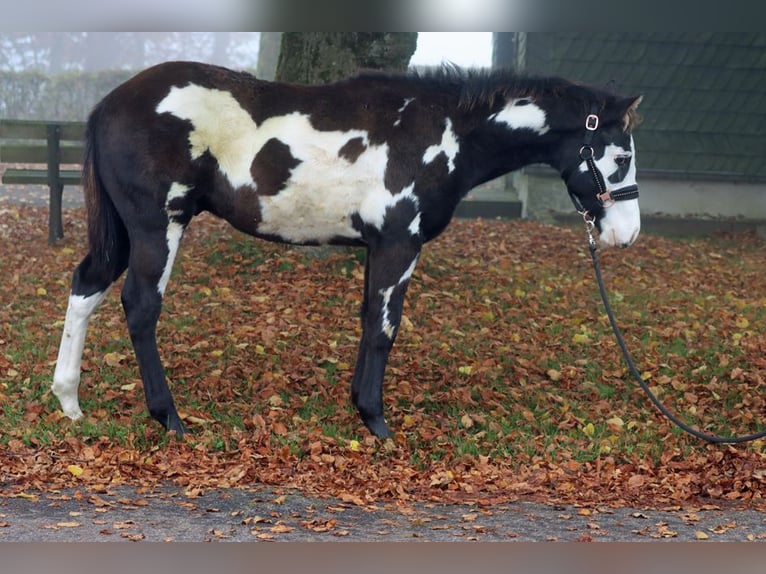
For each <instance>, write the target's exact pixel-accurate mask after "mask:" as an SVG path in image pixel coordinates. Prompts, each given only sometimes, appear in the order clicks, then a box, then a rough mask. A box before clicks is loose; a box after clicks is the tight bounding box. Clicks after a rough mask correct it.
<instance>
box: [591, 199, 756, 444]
mask: <svg viewBox="0 0 766 574" xmlns="http://www.w3.org/2000/svg"><path fill="white" fill-rule="evenodd" d="M580 214H581V215H582V216H583V220H584V221H585V227H586V229H587V231H588V247H589V249H590V256H591V259H592V260H593V270H594V271H595V272H596V281H597V282H598V290H599V292H600V293H601V300H602V301H603V302H604V309H606V314H607V317H609V323H610V324H611V325H612V331H614V336H615V338H616V339H617V344H618V345H619V346H620V349H621V350H622V355H623V356H624V357H625V362H626V363H627V364H628V369H630V372H631V374H632V375H633V378H634V379H635V380H636V382H637V383H638V385H639V386H640V387H641V389H643V391H644V392H645V393H646V396H648V397H649V400H650V401H652V403H654V406H655V407H657V408H658V409H659V411H660V412H661V413H662V414H663V415H665V416H666V417H667V418H668V419H669V420H670V421H671V422H673V423H674V424H675V425H677V426H678V427H680V428H681V429H683V430H684V431H686V432H687V433H689V434H690V435H692V436H695V437H697V438H698V439H700V440H704V441H707V442H711V443H717V444H722V443H731V444H733V443H740V442H750V441H754V440H758V439H760V438H763V437H764V436H766V430H762V431H760V432H757V433H754V434H749V435H746V436H726V437H722V436H716V435H711V434H706V433H704V432H701V431H698V430H697V429H695V428H692V427H690V426H689V425H688V424H686V423H685V422H683V421H682V420H681V419H679V418H678V417H677V416H676V415H674V414H673V413H672V412H670V411H669V410H668V409H667V408H666V407H665V405H663V404H662V403H661V402H660V401H659V399H658V398H657V397H656V396H655V395H654V393H653V392H652V390H651V389H650V388H649V385H647V384H646V381H644V379H642V378H641V374H640V373H639V372H638V369H637V368H636V365H635V364H634V363H633V358H632V357H631V356H630V352H629V351H628V347H627V346H626V345H625V340H624V339H623V338H622V333H621V332H620V328H619V327H618V326H617V321H616V320H615V318H614V313H612V306H611V305H610V304H609V297H608V296H607V294H606V288H605V287H604V279H603V277H602V276H601V267H600V266H599V263H598V255H597V250H598V247H597V246H596V240H595V239H594V238H593V228H594V227H595V224H594V221H593V219H592V218H591V217H590V216H589V215H588V213H587V212H580Z"/></svg>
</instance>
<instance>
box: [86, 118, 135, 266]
mask: <svg viewBox="0 0 766 574" xmlns="http://www.w3.org/2000/svg"><path fill="white" fill-rule="evenodd" d="M100 115H101V106H100V105H99V106H97V107H96V108H95V109H94V110H93V112H92V113H91V115H90V117H89V118H88V124H87V127H86V132H85V157H84V159H83V170H82V187H83V193H84V195H85V209H86V213H87V221H88V246H89V249H90V255H91V258H92V260H93V263H95V264H96V265H98V266H99V267H100V268H102V269H114V268H115V267H116V265H117V260H118V259H119V257H118V256H117V253H118V251H117V250H119V249H120V248H121V246H122V245H121V244H122V243H123V241H124V240H125V237H126V232H125V226H124V224H123V222H122V219H121V218H120V215H119V213H117V209H116V208H115V206H114V203H113V202H112V199H111V198H110V197H109V194H107V192H106V189H105V187H104V184H103V181H102V180H101V176H100V173H99V162H98V159H99V158H98V154H99V145H98V143H99V142H98V133H99V131H100V130H99V125H98V124H99V121H100Z"/></svg>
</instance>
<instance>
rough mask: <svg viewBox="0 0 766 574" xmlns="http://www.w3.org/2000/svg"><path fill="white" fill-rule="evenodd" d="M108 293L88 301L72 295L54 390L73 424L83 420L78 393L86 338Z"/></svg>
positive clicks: (93, 296) (62, 408) (89, 297)
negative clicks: (90, 324) (91, 318)
mask: <svg viewBox="0 0 766 574" xmlns="http://www.w3.org/2000/svg"><path fill="white" fill-rule="evenodd" d="M106 293H107V292H106V291H102V292H100V293H94V294H93V295H89V296H88V297H83V296H82V295H70V296H69V305H68V306H67V311H66V319H65V320H64V332H63V333H62V335H61V345H60V346H59V355H58V359H57V360H56V370H55V372H54V373H53V385H52V386H51V390H52V391H53V394H54V395H56V397H57V398H58V400H59V403H60V404H61V410H62V411H64V414H65V415H66V416H68V417H69V418H70V419H72V420H77V419H79V418H80V417H81V416H82V411H81V410H80V403H79V401H78V399H77V389H78V387H79V386H80V364H81V362H82V351H83V348H84V347H85V334H86V332H87V330H88V321H89V320H90V316H91V315H92V314H93V311H95V310H96V308H97V307H98V306H99V305H100V304H101V302H102V301H103V300H104V297H106Z"/></svg>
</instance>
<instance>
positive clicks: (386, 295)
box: [379, 255, 420, 339]
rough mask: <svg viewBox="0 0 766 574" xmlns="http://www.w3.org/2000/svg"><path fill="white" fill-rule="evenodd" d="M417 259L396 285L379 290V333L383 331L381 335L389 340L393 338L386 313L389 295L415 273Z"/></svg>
mask: <svg viewBox="0 0 766 574" xmlns="http://www.w3.org/2000/svg"><path fill="white" fill-rule="evenodd" d="M419 257H420V256H419V255H418V256H416V257H415V259H413V260H412V263H410V266H409V267H407V270H406V271H405V272H404V273H402V276H401V277H400V278H399V281H398V282H397V283H396V285H391V286H390V287H387V288H385V289H381V290H380V291H379V293H380V296H381V297H382V298H383V317H382V320H381V331H383V333H385V335H386V336H387V337H388V338H389V339H393V338H394V325H393V324H392V323H391V321H390V320H389V311H388V304H389V303H390V302H391V295H392V294H393V293H394V289H395V288H396V287H398V286H399V285H402V284H403V283H406V282H407V281H409V280H410V278H411V277H412V274H413V273H414V272H415V266H416V265H417V264H418V259H419Z"/></svg>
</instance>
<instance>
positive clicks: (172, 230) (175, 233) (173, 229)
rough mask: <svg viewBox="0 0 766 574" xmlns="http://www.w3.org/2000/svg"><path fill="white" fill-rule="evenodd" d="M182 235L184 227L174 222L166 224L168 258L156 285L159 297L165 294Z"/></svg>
mask: <svg viewBox="0 0 766 574" xmlns="http://www.w3.org/2000/svg"><path fill="white" fill-rule="evenodd" d="M183 234H184V226H183V225H181V224H180V223H176V222H175V221H172V220H171V221H170V222H169V223H168V230H167V231H166V232H165V237H166V239H167V242H168V258H167V261H165V268H164V269H163V270H162V277H160V281H159V283H158V284H157V291H159V292H160V296H162V295H164V294H165V289H166V288H167V286H168V281H170V273H171V271H173V262H174V261H175V259H176V253H178V246H179V244H180V243H181V237H183Z"/></svg>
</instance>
